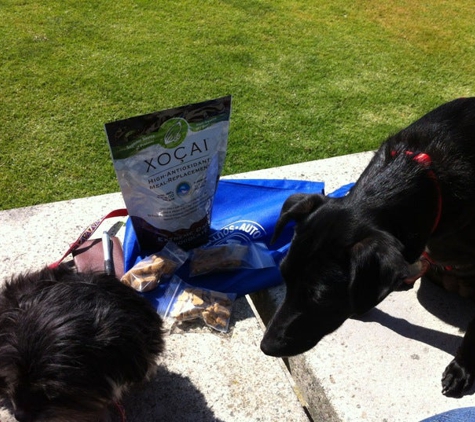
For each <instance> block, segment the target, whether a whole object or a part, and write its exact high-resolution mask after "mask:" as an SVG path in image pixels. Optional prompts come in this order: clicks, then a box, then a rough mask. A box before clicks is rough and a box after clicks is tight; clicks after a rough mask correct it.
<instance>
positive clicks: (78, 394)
mask: <svg viewBox="0 0 475 422" xmlns="http://www.w3.org/2000/svg"><path fill="white" fill-rule="evenodd" d="M163 348H164V341H163V334H162V320H161V318H160V317H159V316H158V314H157V313H156V311H155V310H154V308H153V307H152V306H151V304H150V303H149V302H148V301H147V300H146V299H144V298H142V297H141V296H140V295H139V294H138V293H137V292H135V291H134V290H132V289H131V288H129V287H127V286H125V285H123V284H121V283H120V282H119V281H118V280H117V279H116V278H114V277H113V276H107V275H105V274H95V275H94V274H81V273H76V272H74V271H73V270H72V269H70V268H69V267H67V266H66V265H61V266H59V267H58V268H56V269H54V270H52V269H48V268H45V269H43V270H41V271H38V272H34V273H29V274H24V275H19V276H17V277H14V278H12V279H11V280H10V281H7V282H6V283H5V285H4V286H2V288H1V290H0V397H1V398H2V399H4V401H5V402H6V404H7V406H8V407H9V408H11V410H12V412H13V414H14V415H15V417H16V419H17V420H18V421H20V422H33V421H64V422H66V421H67V422H71V421H75V422H90V421H98V420H99V419H101V420H102V419H104V418H107V417H108V411H107V409H108V406H109V405H110V404H111V403H113V402H115V401H117V400H119V399H120V397H121V395H122V393H123V392H124V391H125V390H126V389H127V388H128V387H129V386H131V385H132V384H134V383H138V382H141V381H143V380H146V379H147V378H148V377H150V376H151V375H153V373H154V372H155V369H156V358H157V356H158V355H159V354H160V353H161V352H162V351H163Z"/></svg>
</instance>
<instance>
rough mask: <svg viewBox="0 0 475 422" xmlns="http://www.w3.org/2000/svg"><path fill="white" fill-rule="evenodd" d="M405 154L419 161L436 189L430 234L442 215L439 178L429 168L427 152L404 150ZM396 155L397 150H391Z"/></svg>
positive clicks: (429, 162)
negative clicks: (433, 216)
mask: <svg viewBox="0 0 475 422" xmlns="http://www.w3.org/2000/svg"><path fill="white" fill-rule="evenodd" d="M404 154H406V156H408V157H411V158H412V159H413V160H414V161H415V162H416V163H419V164H420V165H421V166H423V167H424V168H425V169H426V170H427V175H428V176H429V178H430V179H431V180H432V181H433V182H434V187H435V190H436V191H437V215H436V217H435V220H434V224H433V225H432V229H431V231H430V232H431V234H432V233H434V232H435V230H436V229H437V226H438V225H439V222H440V217H441V216H442V192H441V190H440V185H439V180H438V178H437V175H436V174H435V172H434V170H433V169H432V168H431V165H432V159H431V158H430V156H429V154H426V153H425V152H413V151H404ZM396 155H397V151H391V156H392V157H394V156H396Z"/></svg>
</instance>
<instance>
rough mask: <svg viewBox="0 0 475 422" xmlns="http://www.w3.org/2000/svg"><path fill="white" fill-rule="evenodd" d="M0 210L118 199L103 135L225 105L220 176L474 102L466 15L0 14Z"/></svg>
mask: <svg viewBox="0 0 475 422" xmlns="http://www.w3.org/2000/svg"><path fill="white" fill-rule="evenodd" d="M0 14H1V16H2V23H1V24H0V58H1V66H0V96H1V101H0V123H1V128H0V176H1V177H0V209H8V208H13V207H20V206H27V205H33V204H38V203H44V202H50V201H56V200H62V199H68V198H74V197H83V196H89V195H97V194H101V193H106V192H114V191H118V189H119V187H118V183H117V181H116V177H115V173H114V170H113V166H112V161H111V158H110V155H109V149H108V146H107V142H106V136H105V133H104V126H103V125H104V123H106V122H110V121H113V120H117V119H123V118H126V117H131V116H135V115H139V114H144V113H149V112H153V111H157V110H162V109H166V108H169V107H174V106H180V105H184V104H187V103H194V102H199V101H203V100H207V99H211V98H216V97H220V96H224V95H228V94H231V95H232V96H233V112H232V119H231V130H230V137H229V145H228V156H227V160H226V165H225V173H226V174H230V173H237V172H243V171H248V170H254V169H258V168H266V167H274V166H280V165H285V164H291V163H296V162H301V161H308V160H314V159H319V158H324V157H329V156H335V155H341V154H347V153H353V152H358V151H365V150H370V149H374V148H376V147H377V146H378V145H379V143H380V142H381V141H382V140H383V139H384V138H385V137H387V135H389V134H390V133H393V132H395V131H396V130H398V129H399V128H401V127H403V126H405V125H407V124H409V123H410V122H411V121H413V120H414V119H416V118H417V117H418V116H420V115H422V114H423V113H425V112H427V111H429V110H430V109H431V108H433V107H435V106H437V105H439V104H441V103H443V102H445V101H448V100H451V99H453V98H456V97H459V96H470V95H474V94H475V82H474V81H475V79H474V77H473V73H474V70H473V69H474V63H475V20H474V19H473V16H474V14H475V3H474V2H473V0H452V1H450V2H448V1H446V0H434V1H432V2H415V1H412V0H392V1H387V2H381V1H375V0H355V1H354V2H348V1H347V0H331V1H330V0H321V1H318V2H308V1H305V0H288V1H284V0H221V1H217V0H209V1H206V2H196V1H189V0H182V1H168V0H161V1H148V0H114V1H109V0H103V1H97V0H95V1H84V2H81V1H72V0H41V1H40V0H36V1H35V0H0Z"/></svg>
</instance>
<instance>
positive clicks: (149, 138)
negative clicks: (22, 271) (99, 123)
mask: <svg viewBox="0 0 475 422" xmlns="http://www.w3.org/2000/svg"><path fill="white" fill-rule="evenodd" d="M230 114H231V97H230V96H227V97H222V98H218V99H215V100H210V101H205V102H202V103H197V104H190V105H186V106H182V107H177V108H173V109H169V110H164V111H158V112H155V113H151V114H146V115H142V116H136V117H132V118H129V119H125V120H120V121H115V122H111V123H107V124H106V125H105V130H106V134H107V139H108V141H109V147H110V150H111V155H112V160H113V163H114V168H115V171H116V174H117V179H118V181H119V185H120V188H121V191H122V195H123V197H124V201H125V205H126V207H127V210H128V212H129V215H130V218H131V221H132V224H133V226H134V230H135V232H136V236H137V240H138V242H139V245H140V247H141V249H143V250H155V251H159V250H161V249H162V248H163V246H164V245H165V244H166V243H167V242H168V241H169V240H171V241H173V242H174V243H176V244H177V245H178V246H180V247H181V248H183V249H190V248H194V247H197V246H200V245H202V244H204V243H206V242H207V241H208V235H209V228H210V221H211V210H212V206H213V199H214V194H215V191H216V187H217V183H218V180H219V177H220V174H221V170H222V168H223V165H224V160H225V156H226V149H227V141H228V131H229V119H230Z"/></svg>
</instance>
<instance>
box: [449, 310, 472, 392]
mask: <svg viewBox="0 0 475 422" xmlns="http://www.w3.org/2000/svg"><path fill="white" fill-rule="evenodd" d="M474 377H475V319H474V320H472V321H471V322H470V324H469V326H468V328H467V332H466V333H465V336H464V338H463V341H462V345H461V346H460V347H459V349H458V350H457V354H456V355H455V359H454V360H453V361H452V362H450V363H449V365H448V366H447V368H446V369H445V371H444V374H443V375H442V393H443V394H444V395H446V396H447V397H455V398H460V397H462V396H463V395H464V394H465V393H466V392H467V391H468V390H469V389H470V387H471V386H472V384H473V381H474Z"/></svg>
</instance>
